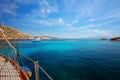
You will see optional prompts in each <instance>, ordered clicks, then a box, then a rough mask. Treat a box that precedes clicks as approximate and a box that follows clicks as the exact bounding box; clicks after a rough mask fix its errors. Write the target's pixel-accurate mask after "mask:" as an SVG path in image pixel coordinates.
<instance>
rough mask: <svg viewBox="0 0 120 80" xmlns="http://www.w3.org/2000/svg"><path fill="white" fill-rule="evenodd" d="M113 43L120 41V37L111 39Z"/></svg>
mask: <svg viewBox="0 0 120 80" xmlns="http://www.w3.org/2000/svg"><path fill="white" fill-rule="evenodd" d="M110 40H111V41H120V37H114V38H111V39H110Z"/></svg>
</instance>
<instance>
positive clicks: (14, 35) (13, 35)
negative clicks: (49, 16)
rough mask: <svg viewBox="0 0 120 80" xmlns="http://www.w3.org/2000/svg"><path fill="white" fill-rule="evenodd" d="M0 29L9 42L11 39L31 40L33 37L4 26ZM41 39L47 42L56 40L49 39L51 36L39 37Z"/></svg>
mask: <svg viewBox="0 0 120 80" xmlns="http://www.w3.org/2000/svg"><path fill="white" fill-rule="evenodd" d="M0 28H1V29H2V30H3V32H4V34H5V35H6V37H7V38H8V39H9V40H13V39H18V40H26V39H33V38H34V36H32V35H30V34H27V33H24V32H21V31H19V30H17V29H14V28H11V27H8V26H5V25H0ZM39 37H40V38H41V39H45V40H49V39H58V38H56V37H51V36H39ZM2 39H4V38H3V36H2V34H1V32H0V40H2Z"/></svg>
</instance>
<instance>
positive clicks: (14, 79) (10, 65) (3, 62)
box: [0, 15, 53, 80]
mask: <svg viewBox="0 0 120 80" xmlns="http://www.w3.org/2000/svg"><path fill="white" fill-rule="evenodd" d="M14 16H15V15H14ZM0 18H1V23H2V25H3V19H2V16H0ZM0 35H1V36H2V40H0V80H30V79H31V78H30V77H31V76H32V71H34V73H35V74H34V76H35V79H33V80H39V77H40V74H39V72H40V71H42V72H43V73H44V74H45V75H46V77H47V78H48V79H49V80H53V78H52V77H51V76H50V75H49V74H48V73H47V72H46V71H45V70H44V69H43V68H42V67H41V66H40V65H39V63H38V61H35V60H33V59H31V58H29V57H27V56H25V55H23V54H21V53H20V51H19V50H17V49H16V47H15V46H13V44H11V42H10V41H9V40H8V39H7V36H6V35H5V33H4V31H3V30H2V28H1V27H0ZM20 57H22V59H20ZM23 58H25V59H26V60H29V61H30V62H31V63H32V64H34V70H32V71H31V70H30V68H28V67H27V65H25V66H21V65H20V64H19V61H18V60H19V59H20V60H21V61H22V60H24V59H23Z"/></svg>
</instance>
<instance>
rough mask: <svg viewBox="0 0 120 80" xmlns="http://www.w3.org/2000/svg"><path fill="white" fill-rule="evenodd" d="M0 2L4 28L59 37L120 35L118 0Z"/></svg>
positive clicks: (21, 0) (6, 0) (119, 6)
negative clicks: (14, 17) (6, 26)
mask: <svg viewBox="0 0 120 80" xmlns="http://www.w3.org/2000/svg"><path fill="white" fill-rule="evenodd" d="M15 1H16V25H15V26H14V23H13V22H14V19H13V14H14V2H13V0H0V14H1V15H2V18H3V21H4V24H5V25H8V26H11V27H15V28H17V29H19V30H21V31H23V32H27V33H30V34H32V35H38V34H41V35H49V36H55V37H61V38H90V37H113V36H120V0H15Z"/></svg>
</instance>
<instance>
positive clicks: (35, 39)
mask: <svg viewBox="0 0 120 80" xmlns="http://www.w3.org/2000/svg"><path fill="white" fill-rule="evenodd" d="M32 41H33V42H40V41H41V38H40V37H39V36H35V37H34V39H33V40H32Z"/></svg>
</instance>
